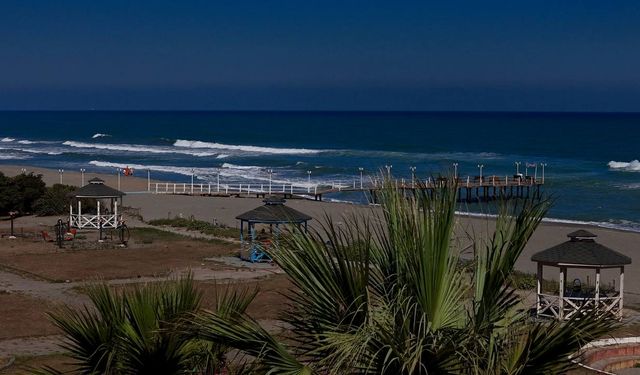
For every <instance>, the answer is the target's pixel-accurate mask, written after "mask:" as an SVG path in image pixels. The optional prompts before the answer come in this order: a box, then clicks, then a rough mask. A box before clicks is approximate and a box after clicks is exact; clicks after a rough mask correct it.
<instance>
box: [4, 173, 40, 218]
mask: <svg viewBox="0 0 640 375" xmlns="http://www.w3.org/2000/svg"><path fill="white" fill-rule="evenodd" d="M12 180H13V184H14V185H15V189H16V193H17V197H16V198H17V202H16V203H17V204H16V207H15V209H16V210H18V211H19V212H20V213H21V214H25V213H31V212H33V204H34V203H35V201H36V200H37V199H38V198H40V197H41V196H42V195H43V194H44V193H45V191H46V184H45V183H44V181H42V175H35V174H33V173H29V174H19V175H17V176H15V177H13V178H12Z"/></svg>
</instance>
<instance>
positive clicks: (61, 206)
mask: <svg viewBox="0 0 640 375" xmlns="http://www.w3.org/2000/svg"><path fill="white" fill-rule="evenodd" d="M74 189H75V188H74V187H73V186H69V185H60V184H55V185H53V186H52V187H49V188H47V190H46V191H45V193H44V194H43V195H42V196H41V197H40V198H38V200H36V201H35V203H34V204H33V210H34V212H35V213H36V214H37V215H38V216H50V215H59V214H64V213H66V212H67V210H68V209H69V203H70V202H71V198H69V197H67V194H68V193H70V192H72V191H73V190H74Z"/></svg>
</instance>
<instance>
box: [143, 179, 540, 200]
mask: <svg viewBox="0 0 640 375" xmlns="http://www.w3.org/2000/svg"><path fill="white" fill-rule="evenodd" d="M393 181H394V182H395V185H396V187H397V188H398V189H401V190H403V191H405V193H406V194H414V193H415V191H417V190H425V191H427V192H432V191H434V190H435V189H437V188H439V187H442V186H444V185H445V184H447V183H449V181H448V180H447V179H446V178H437V179H428V180H427V181H424V182H422V183H420V184H418V183H416V182H414V181H411V180H405V179H394V180H393ZM455 182H456V184H457V189H458V199H459V200H460V201H464V202H477V201H488V200H493V199H498V198H501V199H503V198H506V199H509V198H528V197H531V196H539V195H540V188H541V187H542V186H543V185H544V183H545V181H544V179H536V178H535V177H533V176H523V177H520V176H500V177H499V176H487V177H482V178H480V177H466V178H458V179H457V180H456V181H455ZM382 186H383V184H382V181H380V180H375V179H372V180H370V181H368V182H367V183H365V182H364V180H359V181H358V180H353V181H337V182H324V183H317V184H305V185H304V186H303V185H302V184H295V183H278V184H274V183H264V182H260V181H258V182H253V183H251V182H234V181H218V182H217V183H213V184H212V183H206V184H205V183H192V184H189V183H170V182H165V183H153V184H152V183H149V189H148V190H149V192H151V193H154V194H176V195H201V196H237V197H241V196H248V197H252V196H254V197H265V196H267V195H280V196H283V197H284V198H301V199H312V200H317V201H321V200H322V198H323V196H325V195H327V194H336V193H349V192H352V193H353V192H356V193H357V192H363V193H367V194H368V195H369V197H370V199H371V201H372V203H376V200H377V198H376V195H377V194H376V193H377V192H378V191H379V190H381V189H382Z"/></svg>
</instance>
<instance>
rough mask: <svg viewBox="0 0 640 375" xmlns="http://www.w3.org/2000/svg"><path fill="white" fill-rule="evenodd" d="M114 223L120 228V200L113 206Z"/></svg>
mask: <svg viewBox="0 0 640 375" xmlns="http://www.w3.org/2000/svg"><path fill="white" fill-rule="evenodd" d="M113 223H114V225H115V226H116V227H117V226H118V200H117V199H116V201H115V202H114V204H113Z"/></svg>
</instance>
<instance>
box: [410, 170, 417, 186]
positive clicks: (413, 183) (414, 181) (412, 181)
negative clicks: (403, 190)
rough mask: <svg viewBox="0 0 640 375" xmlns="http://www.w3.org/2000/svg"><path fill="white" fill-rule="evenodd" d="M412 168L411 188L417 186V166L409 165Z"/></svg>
mask: <svg viewBox="0 0 640 375" xmlns="http://www.w3.org/2000/svg"><path fill="white" fill-rule="evenodd" d="M409 169H411V188H415V187H416V167H409Z"/></svg>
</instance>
